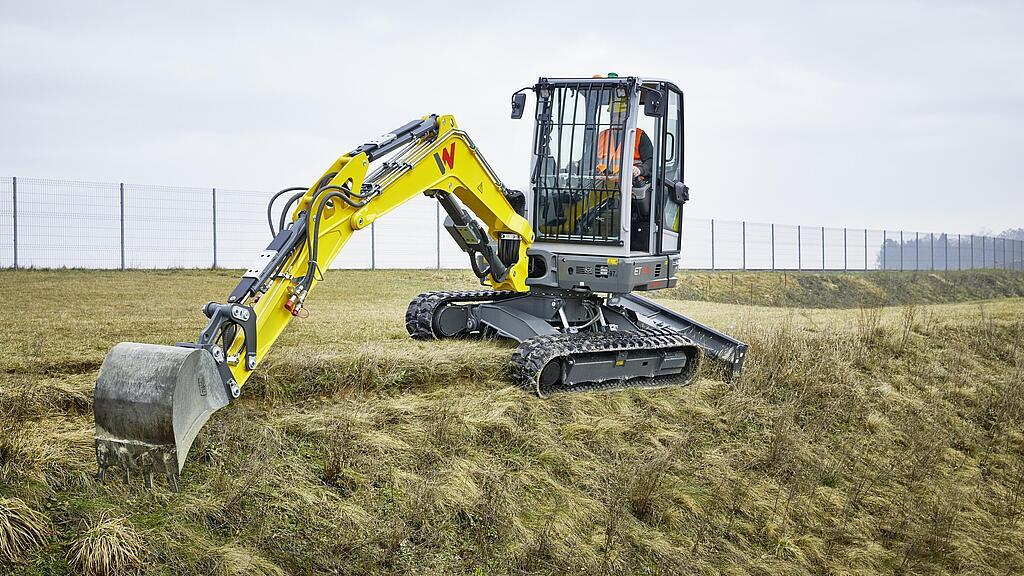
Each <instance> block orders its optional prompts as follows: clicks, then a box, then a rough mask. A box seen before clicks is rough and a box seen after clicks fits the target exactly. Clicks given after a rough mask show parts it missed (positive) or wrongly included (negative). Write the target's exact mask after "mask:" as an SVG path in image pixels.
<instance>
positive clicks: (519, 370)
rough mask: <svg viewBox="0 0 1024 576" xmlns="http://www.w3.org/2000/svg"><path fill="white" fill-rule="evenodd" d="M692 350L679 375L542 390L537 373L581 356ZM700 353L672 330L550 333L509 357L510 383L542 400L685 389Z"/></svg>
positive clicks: (535, 338) (562, 386) (608, 381)
mask: <svg viewBox="0 0 1024 576" xmlns="http://www.w3.org/2000/svg"><path fill="white" fill-rule="evenodd" d="M674 348H676V349H677V348H692V349H693V350H694V356H693V361H691V362H687V364H686V366H685V367H684V368H683V371H682V372H680V373H679V374H672V375H668V376H659V377H654V378H647V377H638V378H631V379H626V380H620V379H612V380H605V381H602V382H594V383H580V384H574V385H570V386H566V385H558V386H547V387H544V388H543V389H542V387H541V384H540V373H541V370H543V369H544V366H546V365H547V363H548V362H550V361H551V360H553V359H555V358H558V357H567V356H574V355H580V354H594V353H600V352H620V351H627V350H658V349H674ZM700 360H701V350H700V347H699V346H697V345H696V344H694V342H693V341H692V340H690V339H689V338H687V337H686V336H683V335H682V334H680V333H679V332H676V331H675V330H671V329H661V328H643V329H641V330H639V331H636V332H627V331H623V332H582V333H579V334H553V335H549V336H536V337H533V338H529V339H527V340H524V341H523V342H521V343H520V344H519V348H518V349H516V351H515V352H514V353H513V354H512V360H511V366H510V374H511V377H512V381H513V382H514V383H515V384H516V385H517V386H520V387H522V388H525V389H528V390H532V391H534V392H536V393H537V396H540V397H541V398H543V397H544V396H545V395H546V394H550V393H556V392H592V391H601V390H621V389H624V388H659V387H662V386H685V385H686V384H689V383H690V381H692V380H693V378H694V377H695V376H696V375H697V368H698V366H699V365H700Z"/></svg>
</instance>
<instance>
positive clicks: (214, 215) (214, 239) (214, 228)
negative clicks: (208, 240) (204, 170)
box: [213, 188, 217, 268]
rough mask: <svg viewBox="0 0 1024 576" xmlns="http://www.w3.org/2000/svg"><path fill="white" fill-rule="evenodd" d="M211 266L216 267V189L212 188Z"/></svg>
mask: <svg viewBox="0 0 1024 576" xmlns="http://www.w3.org/2000/svg"><path fill="white" fill-rule="evenodd" d="M213 267H214V268H216V267H217V189H216V188H214V189H213Z"/></svg>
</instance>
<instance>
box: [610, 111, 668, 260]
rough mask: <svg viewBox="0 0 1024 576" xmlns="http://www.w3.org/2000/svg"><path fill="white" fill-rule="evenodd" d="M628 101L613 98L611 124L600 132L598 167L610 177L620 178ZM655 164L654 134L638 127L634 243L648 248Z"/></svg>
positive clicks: (633, 191) (632, 189)
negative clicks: (649, 192) (652, 138)
mask: <svg viewBox="0 0 1024 576" xmlns="http://www.w3.org/2000/svg"><path fill="white" fill-rule="evenodd" d="M627 109H628V103H627V101H626V100H625V99H624V98H622V99H616V100H612V102H611V104H609V105H608V112H609V114H610V123H611V126H609V127H608V128H605V129H604V130H602V131H601V132H600V133H599V134H598V136H597V166H596V168H597V171H598V172H599V173H602V174H604V176H605V177H607V178H608V179H609V180H612V181H615V182H618V181H619V177H620V176H619V172H620V168H619V163H620V162H621V161H622V141H623V140H625V135H626V128H625V124H626V110H627ZM653 168H654V145H653V144H652V143H651V138H650V136H648V135H647V133H646V132H644V131H643V129H641V128H639V127H637V129H636V140H635V144H634V146H633V165H632V167H631V169H632V186H631V187H630V195H631V196H632V199H631V200H632V210H631V211H630V246H631V248H632V249H633V250H641V251H646V250H648V249H649V248H650V234H649V232H650V222H649V219H650V214H651V198H650V194H648V191H649V190H650V188H651V186H650V184H651V173H652V170H653Z"/></svg>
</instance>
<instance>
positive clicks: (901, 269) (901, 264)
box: [900, 230, 903, 272]
mask: <svg viewBox="0 0 1024 576" xmlns="http://www.w3.org/2000/svg"><path fill="white" fill-rule="evenodd" d="M900 272H903V230H900Z"/></svg>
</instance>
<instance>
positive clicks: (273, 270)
mask: <svg viewBox="0 0 1024 576" xmlns="http://www.w3.org/2000/svg"><path fill="white" fill-rule="evenodd" d="M289 191H293V192H294V194H293V195H292V197H291V198H290V199H289V200H288V202H287V203H286V205H285V212H283V213H282V217H281V219H280V225H279V226H274V222H273V219H272V218H271V210H270V208H271V207H268V220H269V221H270V226H271V229H272V232H273V233H274V238H273V241H272V242H271V244H270V245H269V246H268V248H267V250H265V251H263V252H262V253H261V254H260V256H259V260H258V262H257V263H256V264H254V265H253V266H252V267H251V268H249V269H248V270H247V271H246V272H245V274H244V275H243V278H242V281H241V282H240V283H239V285H238V287H236V288H235V290H234V291H233V292H232V294H231V295H230V297H229V298H228V301H227V303H225V304H218V303H214V302H211V303H209V304H207V305H206V306H205V307H204V309H203V310H204V313H205V314H206V315H207V316H208V317H209V318H210V323H209V324H208V326H207V328H206V329H205V330H204V331H203V333H202V334H200V336H199V339H198V340H197V342H195V343H185V344H179V345H178V346H158V345H152V344H137V343H130V342H125V343H121V344H118V345H117V346H115V347H114V348H113V349H112V350H111V352H110V353H109V354H108V355H107V357H106V358H105V360H104V362H103V365H102V366H101V368H100V374H99V377H98V379H97V383H96V394H95V402H94V412H95V422H96V457H97V462H98V464H99V474H98V475H99V477H100V479H102V478H103V476H104V474H105V471H106V469H107V468H108V467H110V466H115V465H116V466H119V467H121V468H122V470H123V474H124V476H125V479H126V480H127V479H128V478H129V476H130V474H131V473H132V471H139V472H141V473H142V474H143V475H144V478H145V481H146V484H147V485H148V486H151V485H152V477H153V474H154V473H160V474H164V475H166V477H167V479H168V481H169V483H170V485H171V488H172V489H174V490H176V489H177V478H178V474H179V473H180V471H181V469H182V467H183V466H184V463H185V459H186V456H187V454H188V450H189V448H190V446H191V444H192V442H193V440H194V439H195V436H196V435H197V434H198V432H199V429H200V428H201V427H202V426H203V425H204V424H205V423H206V421H207V420H208V419H209V417H210V415H211V414H212V413H213V412H214V411H216V410H218V409H219V408H222V407H224V406H225V405H227V404H228V403H229V401H230V399H232V398H237V397H238V395H239V394H240V393H241V388H242V386H243V385H244V384H245V382H246V381H247V380H248V379H249V377H250V376H251V375H252V374H253V371H254V370H256V368H257V366H258V365H259V363H260V362H261V361H262V360H263V358H265V357H266V355H267V354H268V353H269V351H270V349H271V348H272V347H273V345H274V343H275V342H276V341H277V339H278V338H279V337H280V336H281V334H282V333H283V332H284V330H285V328H286V327H287V326H288V324H289V322H291V321H292V319H293V318H295V317H296V316H298V315H299V311H300V310H301V309H302V307H303V303H304V301H305V299H306V297H307V296H308V294H309V292H310V291H311V290H312V289H313V287H314V286H316V284H317V283H318V282H319V281H320V280H322V279H323V275H324V272H325V271H326V270H327V269H328V268H330V266H331V264H332V263H333V262H334V260H335V258H337V256H338V254H340V253H341V250H342V249H343V248H344V246H345V243H346V242H348V240H349V238H350V237H351V236H352V235H353V234H354V233H355V232H356V231H358V230H362V229H364V228H366V227H368V226H370V225H371V224H372V223H373V222H374V221H376V220H377V219H378V218H381V217H383V216H384V215H386V214H387V213H388V212H390V211H392V210H394V209H395V208H397V207H398V206H401V205H402V204H404V203H406V202H408V201H409V200H411V199H413V198H415V197H416V196H418V195H420V194H426V195H428V196H432V197H435V198H436V199H437V200H438V201H440V202H441V204H442V206H444V208H445V210H446V211H447V212H448V213H449V216H450V217H451V218H452V228H451V229H452V230H455V231H457V232H456V233H453V235H455V234H457V235H458V238H456V240H457V241H458V242H459V244H460V245H461V246H462V248H463V249H464V250H466V251H467V252H469V253H470V257H471V263H472V265H473V269H474V271H475V272H477V275H478V276H479V277H480V279H481V282H484V283H486V284H489V285H490V286H491V287H492V288H494V289H495V290H503V291H514V292H526V291H527V290H528V288H527V286H526V279H527V257H526V250H527V248H528V247H529V246H530V244H531V243H532V242H533V239H534V237H533V231H532V229H531V226H530V223H529V222H528V221H527V220H526V219H525V218H524V217H523V216H522V214H521V211H522V205H520V207H519V209H518V211H517V208H516V207H515V206H513V202H516V201H519V202H521V201H522V200H521V195H520V196H519V198H518V199H517V196H516V195H517V194H518V193H517V192H514V191H510V190H508V189H506V188H505V186H504V185H503V184H502V183H501V181H500V180H499V179H498V178H497V176H496V175H495V174H494V172H493V170H492V169H491V168H490V166H489V165H488V164H487V162H486V160H485V159H484V158H483V156H482V155H481V154H480V151H479V150H478V149H477V148H476V146H475V145H474V144H473V141H472V140H471V139H470V137H469V135H468V134H466V133H465V132H464V131H462V130H460V129H459V128H458V125H457V124H456V122H455V118H454V117H452V116H426V117H424V118H422V119H420V120H417V121H413V122H410V123H408V124H406V125H405V126H402V127H401V128H399V129H397V130H395V131H392V132H390V133H388V134H385V135H384V136H382V137H380V138H378V139H376V140H374V141H371V142H369V143H367V144H364V145H362V146H360V147H358V148H356V149H355V150H353V151H351V152H349V153H346V154H344V155H342V156H341V157H339V158H338V159H337V160H335V161H334V163H333V164H331V166H330V167H329V168H328V169H327V170H326V171H325V172H324V174H323V175H322V176H321V177H320V178H318V179H317V180H316V182H315V183H314V184H313V185H312V186H309V187H308V188H291V189H286V190H284V191H282V192H281V193H278V195H275V197H274V199H276V198H277V197H278V196H280V195H281V194H282V193H285V192H289ZM452 198H456V199H458V201H459V202H460V203H461V204H462V205H463V206H465V207H466V208H467V209H468V210H469V212H471V213H472V215H473V216H475V217H476V218H478V219H479V220H480V221H481V222H482V224H483V227H485V228H486V231H484V228H482V227H481V226H480V225H479V224H478V223H477V222H476V220H474V219H473V217H472V216H470V215H469V214H468V213H466V212H465V211H464V210H463V209H462V208H461V207H460V206H459V205H458V203H456V202H454V201H453V200H452ZM273 201H274V200H273V199H272V200H271V205H273ZM293 205H294V208H291V207H292V206H293ZM290 208H291V212H290V217H289V218H287V220H286V216H288V214H289V213H288V212H287V210H289V209H290Z"/></svg>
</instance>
